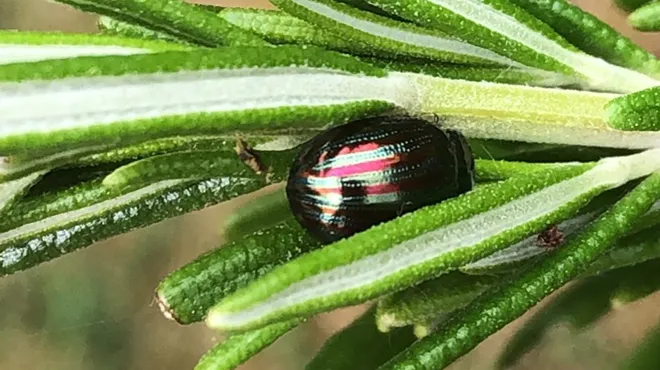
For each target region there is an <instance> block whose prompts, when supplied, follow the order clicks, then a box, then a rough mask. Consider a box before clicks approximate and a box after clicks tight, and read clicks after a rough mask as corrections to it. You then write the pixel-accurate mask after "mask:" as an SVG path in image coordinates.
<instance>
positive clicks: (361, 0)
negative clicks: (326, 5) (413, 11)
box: [337, 0, 403, 21]
mask: <svg viewBox="0 0 660 370" xmlns="http://www.w3.org/2000/svg"><path fill="white" fill-rule="evenodd" d="M337 1H339V2H342V3H344V4H348V5H350V6H352V7H353V8H357V9H360V10H364V11H367V12H370V13H374V14H378V15H380V16H383V17H390V18H395V19H396V20H399V21H403V19H401V18H399V17H397V16H395V15H392V14H389V13H387V12H385V11H383V10H382V9H381V8H379V7H377V6H373V5H371V4H369V3H368V2H367V1H365V0H337Z"/></svg>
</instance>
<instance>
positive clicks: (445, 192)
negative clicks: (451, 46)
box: [286, 117, 474, 243]
mask: <svg viewBox="0 0 660 370" xmlns="http://www.w3.org/2000/svg"><path fill="white" fill-rule="evenodd" d="M473 185H474V160H473V158H472V152H471V150H470V147H469V146H468V145H467V142H466V141H465V138H464V137H463V136H462V135H461V134H459V133H458V132H455V131H448V130H442V129H440V128H438V127H436V126H434V125H432V124H431V123H430V122H427V121H425V120H423V119H419V118H411V117H372V118H367V119H362V120H357V121H353V122H350V123H348V124H345V125H342V126H338V127H334V128H332V129H329V130H327V131H325V132H323V133H321V134H320V135H318V136H316V137H315V138H313V139H312V140H310V141H308V142H307V143H305V144H304V145H303V146H302V148H301V149H300V151H299V153H298V156H297V157H296V159H295V161H294V163H293V166H292V168H291V172H290V173H289V179H288V182H287V188H286V192H287V197H288V199H289V204H290V206H291V210H292V211H293V213H294V215H295V217H296V219H297V220H298V222H300V223H301V224H302V226H303V227H304V228H305V229H307V230H308V231H309V232H310V233H311V234H312V235H314V236H315V237H316V238H318V239H319V240H321V241H322V242H325V243H330V242H333V241H336V240H339V239H341V238H344V237H348V236H350V235H352V234H354V233H357V232H360V231H363V230H366V229H368V228H369V227H371V226H373V225H376V224H378V223H381V222H383V221H387V220H390V219H393V218H395V217H397V216H399V215H401V214H403V213H406V212H410V211H413V210H415V209H418V208H421V207H424V206H427V205H431V204H435V203H438V202H440V201H443V200H445V199H448V198H451V197H455V196H457V195H459V194H461V193H464V192H467V191H469V190H470V189H472V186H473Z"/></svg>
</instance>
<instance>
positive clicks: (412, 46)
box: [273, 0, 524, 67]
mask: <svg viewBox="0 0 660 370" xmlns="http://www.w3.org/2000/svg"><path fill="white" fill-rule="evenodd" d="M273 4H275V5H276V6H277V7H278V8H280V9H282V10H284V11H286V12H287V13H290V14H293V15H294V16H296V17H299V18H301V19H303V20H305V21H307V22H309V23H312V24H314V25H316V26H319V27H322V28H325V29H327V30H328V31H332V32H333V33H335V34H339V35H341V36H340V37H342V38H344V39H346V40H347V41H350V42H351V43H356V44H359V45H360V47H361V48H371V50H372V51H371V53H370V54H372V55H380V56H411V57H420V58H430V59H434V60H439V61H445V62H453V63H462V64H502V65H506V66H513V67H524V65H522V64H520V63H517V62H515V61H513V60H511V59H509V58H506V57H504V56H502V55H499V54H497V53H494V52H492V51H490V50H488V49H486V48H482V47H478V46H474V45H471V44H469V43H467V42H463V41H461V40H458V39H456V38H453V37H447V36H446V35H445V34H444V33H441V32H434V31H433V30H430V29H428V28H423V27H419V26H415V25H413V24H410V23H404V22H399V21H396V20H393V19H390V18H387V17H382V16H379V15H376V14H374V13H370V12H366V11H363V10H359V9H356V8H353V7H351V6H348V5H346V4H343V3H340V2H335V1H329V0H273Z"/></svg>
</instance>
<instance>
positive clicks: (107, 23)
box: [98, 16, 187, 44]
mask: <svg viewBox="0 0 660 370" xmlns="http://www.w3.org/2000/svg"><path fill="white" fill-rule="evenodd" d="M98 27H99V30H100V31H101V33H102V34H104V35H113V36H121V37H129V38H137V39H143V40H163V41H168V42H175V43H183V44H187V43H186V42H185V41H183V40H181V39H179V38H177V37H174V36H171V35H169V34H167V33H164V32H160V31H154V30H151V29H149V28H145V27H142V26H138V25H135V24H132V23H127V22H123V21H120V20H117V19H114V18H111V17H105V16H101V17H99V21H98Z"/></svg>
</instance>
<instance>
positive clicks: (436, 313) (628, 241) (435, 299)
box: [376, 203, 660, 351]
mask: <svg viewBox="0 0 660 370" xmlns="http://www.w3.org/2000/svg"><path fill="white" fill-rule="evenodd" d="M657 205H658V203H656V205H655V206H656V207H657ZM567 237H570V235H567ZM509 249H510V248H509ZM490 258H491V256H489V257H486V258H485V259H486V260H487V259H490ZM658 258H660V230H658V229H657V228H656V227H653V228H650V229H648V230H644V231H643V232H639V233H636V234H632V235H630V236H627V237H626V238H624V239H622V240H621V241H620V242H618V243H617V244H616V246H615V247H614V248H613V249H612V250H610V251H608V252H607V253H605V254H603V255H602V256H600V257H599V258H598V259H597V260H596V261H595V262H594V263H592V264H591V265H590V266H589V268H588V269H587V271H585V272H584V273H583V274H582V275H581V276H582V277H583V278H590V277H594V276H599V275H601V274H607V273H608V272H609V271H612V270H617V269H622V270H621V271H628V270H626V269H624V268H625V267H629V266H638V265H640V264H642V263H644V262H646V261H651V260H656V259H658ZM478 262H479V261H477V263H478ZM533 263H535V262H534V261H533V260H529V259H528V260H527V261H525V263H524V264H518V266H517V267H516V269H512V270H509V271H506V272H505V274H498V275H495V276H490V275H465V274H462V273H460V272H451V273H449V274H446V275H442V276H440V277H438V278H435V279H432V280H429V281H427V282H424V283H422V284H420V285H417V286H414V287H411V288H408V289H406V290H404V291H402V292H399V293H395V294H393V295H391V296H389V297H387V298H385V299H381V300H380V301H379V304H378V311H377V313H376V319H377V322H378V325H379V329H380V330H382V331H388V330H391V328H393V327H401V326H407V325H412V324H416V323H420V322H426V323H430V325H429V324H420V325H419V326H420V328H423V327H426V329H431V330H432V329H433V327H434V326H437V324H439V322H438V320H437V318H439V317H440V318H447V317H449V316H450V315H451V314H452V313H454V312H455V311H456V310H457V309H461V308H463V307H465V306H467V305H468V304H469V303H470V302H472V301H473V300H474V299H475V298H476V297H477V296H479V295H480V294H481V293H483V292H486V291H491V290H492V289H494V288H496V286H497V284H498V283H499V282H501V281H503V280H504V279H505V278H506V276H511V274H512V273H516V272H517V271H521V269H523V268H531V267H532V266H533ZM462 269H464V268H462ZM625 274H627V272H623V273H619V274H618V275H616V276H619V275H625ZM637 275H639V274H637ZM639 280H640V279H636V280H635V279H630V280H628V279H618V278H612V279H609V280H608V282H606V283H605V285H606V286H608V287H609V289H610V292H612V294H611V296H612V298H613V299H616V295H618V294H620V298H619V299H621V301H622V302H626V303H627V302H631V301H632V300H633V299H639V298H640V297H641V296H643V295H644V294H649V292H652V291H655V290H656V288H655V287H656V286H657V284H656V279H654V278H652V279H648V278H647V279H646V281H647V282H649V284H646V283H640V282H639ZM618 281H621V284H620V285H617V284H618ZM627 281H631V283H630V284H628V283H626V282H627ZM587 290H588V289H587ZM576 296H579V294H577V295H576ZM569 301H570V300H569ZM577 301H584V299H578V300H577ZM553 304H554V303H553ZM607 306H608V307H609V304H608V305H607ZM565 311H566V312H567V313H570V312H572V309H567V310H565ZM575 322H576V321H575ZM581 322H583V323H585V322H586V321H584V320H582V321H581ZM530 325H532V326H533V324H530ZM525 331H528V330H527V329H525ZM531 331H533V330H532V328H530V330H529V332H531ZM524 342H526V341H525V340H521V343H523V344H524ZM512 346H513V345H512ZM516 346H517V345H515V346H514V347H516ZM516 351H518V350H516Z"/></svg>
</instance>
